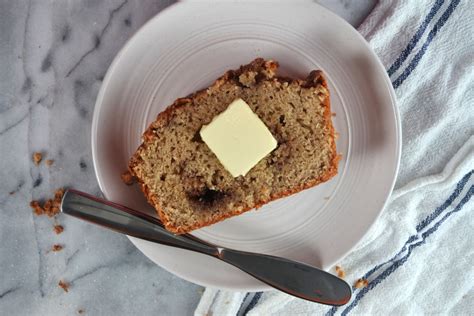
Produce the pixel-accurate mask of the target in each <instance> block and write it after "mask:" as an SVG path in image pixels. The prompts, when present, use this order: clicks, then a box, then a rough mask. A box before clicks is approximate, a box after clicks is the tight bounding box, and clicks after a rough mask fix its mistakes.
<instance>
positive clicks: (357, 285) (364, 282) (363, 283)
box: [354, 279, 369, 289]
mask: <svg viewBox="0 0 474 316" xmlns="http://www.w3.org/2000/svg"><path fill="white" fill-rule="evenodd" d="M367 285H369V281H367V280H366V279H359V280H357V281H356V283H355V284H354V287H355V288H356V289H361V288H363V287H367Z"/></svg>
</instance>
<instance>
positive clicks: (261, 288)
mask: <svg viewBox="0 0 474 316" xmlns="http://www.w3.org/2000/svg"><path fill="white" fill-rule="evenodd" d="M190 4H191V5H197V4H198V3H196V2H192V1H180V2H176V3H174V4H172V5H170V6H168V7H166V8H165V9H163V10H162V11H160V12H158V13H157V14H156V15H155V16H153V17H152V18H150V19H149V20H148V21H147V22H146V23H144V24H143V25H142V26H141V27H140V28H139V29H137V30H136V31H135V33H134V34H133V35H132V36H131V37H130V38H129V39H127V41H126V42H125V44H124V45H123V46H122V48H120V50H119V51H118V53H117V54H116V55H115V57H114V59H113V61H112V62H111V63H110V65H109V67H108V69H107V72H106V75H105V77H104V79H103V82H102V84H101V87H100V90H99V92H98V94H97V98H96V102H95V104H94V111H93V117H92V124H91V136H90V137H91V138H90V139H91V149H92V160H93V167H94V173H95V176H96V179H97V182H98V185H99V188H100V190H101V192H102V193H103V194H104V196H105V197H106V198H107V194H106V192H107V190H106V188H105V187H106V185H105V183H104V181H103V180H102V178H101V176H100V174H101V172H100V170H99V167H98V152H97V148H96V147H97V146H95V145H96V143H97V131H98V125H99V114H100V110H101V104H102V103H103V100H104V97H105V93H106V90H107V87H108V86H109V85H110V83H111V78H112V73H113V72H114V69H115V68H116V67H117V65H118V64H119V62H120V61H121V57H122V55H123V54H124V53H125V52H126V51H127V50H128V49H129V47H130V46H131V45H132V42H133V39H134V38H136V36H137V34H139V33H140V32H142V31H143V29H145V28H146V27H147V26H148V25H150V24H152V23H154V21H155V20H156V19H159V18H160V16H161V15H162V14H163V13H164V12H167V11H170V10H173V9H176V7H180V6H185V5H190ZM225 4H226V5H238V4H236V3H225ZM253 4H254V5H260V6H261V5H265V3H253ZM266 4H268V3H266ZM295 4H296V3H295ZM305 4H306V5H308V6H309V5H313V6H314V8H317V9H318V10H321V11H322V12H323V13H324V14H327V15H329V16H330V17H331V18H333V19H335V20H338V21H339V22H340V23H343V24H345V25H346V26H347V27H349V28H350V29H351V31H350V36H354V37H357V38H358V39H359V41H360V42H362V44H363V45H364V46H365V48H366V49H367V51H368V52H369V54H370V56H371V57H372V60H373V61H375V62H376V64H377V67H378V68H379V69H380V70H383V71H382V73H383V77H384V85H385V89H387V90H388V92H389V95H390V101H391V102H390V105H391V110H392V112H393V114H394V118H395V127H396V128H395V135H396V144H395V145H394V148H395V149H396V164H395V166H394V167H395V168H394V169H393V175H392V182H391V183H390V189H389V190H387V193H386V194H385V196H384V203H383V205H382V206H381V207H380V209H379V211H378V212H377V215H376V216H375V217H374V218H373V220H372V222H371V223H370V225H369V226H368V228H367V230H366V231H365V232H364V233H363V234H362V235H361V237H360V238H359V239H358V240H355V241H354V244H353V245H352V247H351V248H350V249H348V250H347V251H346V252H345V253H343V254H342V255H341V256H340V257H339V258H337V259H336V260H334V262H332V263H331V264H329V266H333V265H334V264H335V263H336V262H338V261H341V260H342V259H343V258H345V257H346V256H347V255H348V254H350V253H351V252H352V251H353V250H354V249H355V248H356V247H357V246H358V245H359V244H360V242H361V241H362V240H363V239H364V238H365V237H366V236H367V234H368V232H369V231H370V230H371V228H372V227H373V226H374V225H375V223H376V222H377V221H378V220H379V218H380V216H381V214H382V212H383V211H384V210H385V208H386V206H387V204H388V202H389V200H390V196H391V195H392V192H393V189H394V187H395V184H396V181H397V177H398V174H399V169H400V162H401V155H402V124H401V116H400V111H399V108H398V106H397V97H396V94H395V90H394V88H393V86H392V84H391V81H390V78H389V76H388V74H387V72H386V69H385V67H384V65H383V64H382V62H381V60H380V58H379V57H378V56H377V54H376V53H375V51H374V50H373V49H372V47H370V45H369V43H368V42H367V41H366V39H365V38H364V37H363V36H362V35H361V34H360V33H359V32H358V31H357V30H356V29H355V28H354V27H353V26H352V25H350V24H349V23H348V22H347V21H346V20H344V19H343V18H342V17H340V16H338V15H337V14H335V13H334V12H332V11H330V10H329V9H327V8H325V7H324V6H322V5H320V4H318V3H315V2H307V3H305ZM126 236H127V237H128V239H129V240H130V241H131V242H132V244H133V245H134V246H135V247H137V248H138V250H140V252H142V253H143V254H144V255H145V256H146V257H148V255H146V254H145V253H144V252H143V251H142V249H141V247H140V245H138V243H139V242H141V240H139V239H138V238H135V237H132V236H128V235H126ZM149 259H150V258H149ZM150 260H151V259H150ZM151 261H152V262H154V263H155V264H157V265H159V266H160V267H161V268H163V269H165V270H166V271H168V272H170V273H172V274H174V275H176V276H178V277H180V278H182V279H184V280H187V281H190V282H193V283H195V284H198V285H201V286H205V287H214V288H215V287H217V286H216V285H214V284H206V283H205V282H202V281H201V280H198V279H196V278H194V277H192V276H189V275H183V274H182V273H181V272H180V271H172V270H171V269H169V268H165V267H163V266H162V265H160V264H159V263H157V262H155V261H154V260H151ZM218 287H219V288H221V289H227V290H238V291H268V290H271V289H273V288H272V287H270V286H268V285H266V284H264V283H260V284H255V286H248V287H246V288H242V287H240V286H233V285H232V284H226V285H222V284H220V285H218Z"/></svg>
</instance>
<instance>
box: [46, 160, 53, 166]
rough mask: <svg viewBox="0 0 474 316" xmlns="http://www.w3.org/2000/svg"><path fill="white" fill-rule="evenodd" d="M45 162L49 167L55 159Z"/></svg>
mask: <svg viewBox="0 0 474 316" xmlns="http://www.w3.org/2000/svg"><path fill="white" fill-rule="evenodd" d="M45 163H46V165H47V166H48V167H50V166H51V165H52V164H53V163H54V160H53V159H48V160H46V161H45Z"/></svg>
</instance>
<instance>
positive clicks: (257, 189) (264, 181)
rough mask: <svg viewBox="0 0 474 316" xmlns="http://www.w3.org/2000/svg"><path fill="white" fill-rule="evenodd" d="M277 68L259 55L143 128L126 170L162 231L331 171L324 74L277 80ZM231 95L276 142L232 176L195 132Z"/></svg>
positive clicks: (181, 229)
mask: <svg viewBox="0 0 474 316" xmlns="http://www.w3.org/2000/svg"><path fill="white" fill-rule="evenodd" d="M277 68H278V63H277V62H274V61H270V60H269V61H265V60H263V59H261V58H258V59H256V60H254V61H253V62H252V63H250V64H248V65H245V66H241V67H240V69H238V70H230V71H228V72H227V73H226V74H224V76H222V77H221V78H219V79H217V81H215V82H214V84H213V85H211V86H210V87H209V88H207V89H204V90H201V91H198V92H196V93H194V94H192V95H190V96H189V97H187V98H182V99H178V100H176V101H175V102H174V103H173V104H172V105H171V106H169V107H168V108H167V109H166V110H165V111H164V112H162V113H160V114H159V115H158V117H157V119H156V120H155V121H154V122H153V123H152V124H151V125H150V126H149V127H148V129H147V130H146V131H145V133H144V135H143V143H142V144H141V145H140V147H139V148H138V149H137V151H136V153H135V154H134V155H133V157H132V158H131V160H130V164H129V169H130V171H131V173H132V174H133V175H134V176H135V177H136V178H137V179H138V181H139V183H140V185H141V188H142V190H143V192H144V194H145V196H146V197H147V199H148V201H149V202H150V203H151V204H152V205H153V206H154V207H155V208H156V210H157V211H158V214H159V216H160V218H161V220H162V222H163V224H164V225H165V227H166V228H167V229H168V230H170V231H172V232H174V233H178V234H181V233H186V232H189V231H191V230H194V229H197V228H200V227H203V226H207V225H210V224H213V223H216V222H219V221H222V220H224V219H226V218H229V217H231V216H235V215H239V214H241V213H243V212H245V211H248V210H250V209H253V208H258V207H260V206H262V205H263V204H265V203H268V202H270V201H272V200H275V199H278V198H281V197H284V196H287V195H290V194H293V193H296V192H298V191H301V190H304V189H306V188H309V187H312V186H314V185H316V184H318V183H321V182H324V181H327V180H329V179H330V178H331V177H333V176H334V175H336V173H337V165H338V160H339V156H338V154H337V153H336V145H335V139H334V128H333V125H332V122H331V109H330V105H329V90H328V88H327V84H326V80H325V79H324V77H323V75H322V73H321V71H312V72H311V73H310V74H309V75H308V77H307V78H306V79H305V80H298V79H289V78H281V77H277V76H276V70H277ZM237 98H241V99H243V100H244V101H245V102H247V103H248V105H249V106H250V107H251V109H252V110H253V111H254V112H255V113H256V114H257V115H258V116H259V117H260V119H261V120H262V121H263V122H264V123H265V125H266V126H267V127H268V128H269V130H270V131H271V133H272V134H273V136H274V137H275V138H276V140H277V141H278V147H277V148H276V149H275V150H274V151H273V152H271V153H270V154H269V155H268V156H266V157H265V158H264V159H262V160H261V161H260V162H259V163H258V164H257V165H256V166H255V167H253V168H252V169H251V170H250V171H249V172H248V173H247V174H246V175H245V176H239V177H237V178H234V177H233V176H232V175H231V174H230V173H229V172H228V171H227V170H226V169H225V168H224V167H223V166H222V164H221V163H220V162H219V160H218V159H217V157H216V156H215V155H214V153H213V152H212V151H211V150H210V149H209V147H208V146H207V145H206V144H205V143H204V142H203V141H202V140H201V138H200V136H199V131H200V129H201V127H202V126H203V125H205V124H209V122H211V120H212V119H213V118H214V117H215V116H216V115H217V114H219V113H221V112H222V111H224V110H225V109H226V108H227V106H228V105H229V104H230V103H231V102H232V101H234V100H235V99H237ZM288 211H289V212H291V210H288Z"/></svg>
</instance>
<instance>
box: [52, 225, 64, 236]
mask: <svg viewBox="0 0 474 316" xmlns="http://www.w3.org/2000/svg"><path fill="white" fill-rule="evenodd" d="M53 230H54V232H55V233H56V235H59V234H61V233H62V232H63V231H64V227H63V226H62V225H54V227H53Z"/></svg>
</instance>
